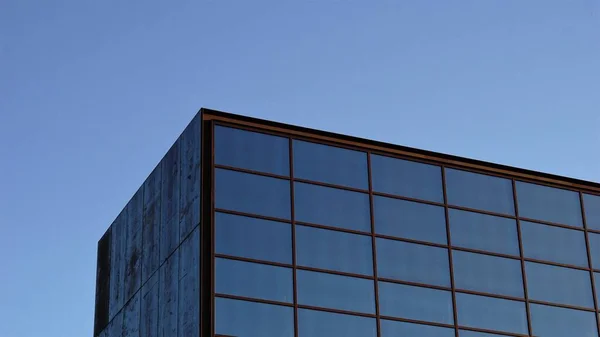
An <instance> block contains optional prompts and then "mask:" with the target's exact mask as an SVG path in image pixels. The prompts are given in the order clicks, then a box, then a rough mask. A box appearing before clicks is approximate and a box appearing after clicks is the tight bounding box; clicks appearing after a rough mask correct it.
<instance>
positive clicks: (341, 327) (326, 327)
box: [298, 309, 377, 337]
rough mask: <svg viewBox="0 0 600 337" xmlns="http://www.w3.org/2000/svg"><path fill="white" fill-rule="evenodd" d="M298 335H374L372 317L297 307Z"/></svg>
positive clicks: (362, 336)
mask: <svg viewBox="0 0 600 337" xmlns="http://www.w3.org/2000/svg"><path fill="white" fill-rule="evenodd" d="M298 336H299V337H376V336H377V322H376V321H375V319H374V318H368V317H360V316H352V315H344V314H336V313H331V312H324V311H316V310H308V309H298Z"/></svg>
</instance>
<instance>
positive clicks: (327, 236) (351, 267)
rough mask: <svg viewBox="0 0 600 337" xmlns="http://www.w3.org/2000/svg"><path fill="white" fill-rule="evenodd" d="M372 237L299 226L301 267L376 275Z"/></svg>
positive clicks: (297, 249)
mask: <svg viewBox="0 0 600 337" xmlns="http://www.w3.org/2000/svg"><path fill="white" fill-rule="evenodd" d="M371 240H372V239H371V237H370V236H366V235H358V234H349V233H343V232H338V231H332V230H327V229H320V228H311V227H306V226H300V225H298V226H296V251H297V256H296V259H297V263H298V265H300V266H306V267H313V268H321V269H331V270H336V271H342V272H347V273H354V274H364V275H373V249H372V244H371V243H372V242H371Z"/></svg>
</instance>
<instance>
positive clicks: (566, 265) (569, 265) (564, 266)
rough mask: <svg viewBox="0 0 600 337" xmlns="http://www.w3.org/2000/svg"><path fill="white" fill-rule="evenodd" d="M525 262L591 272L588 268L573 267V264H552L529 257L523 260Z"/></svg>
mask: <svg viewBox="0 0 600 337" xmlns="http://www.w3.org/2000/svg"><path fill="white" fill-rule="evenodd" d="M523 260H524V261H525V262H534V263H540V264H546V265H550V266H556V267H563V268H570V269H577V270H584V271H590V268H587V267H581V266H576V265H572V264H565V263H560V262H552V261H546V260H539V259H532V258H529V257H525V258H523Z"/></svg>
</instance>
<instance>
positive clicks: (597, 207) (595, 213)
mask: <svg viewBox="0 0 600 337" xmlns="http://www.w3.org/2000/svg"><path fill="white" fill-rule="evenodd" d="M583 205H584V206H585V223H586V225H587V228H588V229H595V230H600V196H597V195H591V194H584V195H583Z"/></svg>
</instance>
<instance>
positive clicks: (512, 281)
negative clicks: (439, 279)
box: [452, 250, 523, 297]
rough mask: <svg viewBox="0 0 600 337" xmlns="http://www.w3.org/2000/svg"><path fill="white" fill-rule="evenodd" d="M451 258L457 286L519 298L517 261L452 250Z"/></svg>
mask: <svg viewBox="0 0 600 337" xmlns="http://www.w3.org/2000/svg"><path fill="white" fill-rule="evenodd" d="M452 258H453V260H452V262H453V265H454V285H455V287H456V288H457V289H465V290H473V291H479V292H484V293H492V294H498V295H507V296H515V297H523V273H522V271H521V261H520V260H514V259H506V258H502V257H496V256H489V255H484V254H473V253H467V252H461V251H456V250H455V251H453V252H452Z"/></svg>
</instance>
